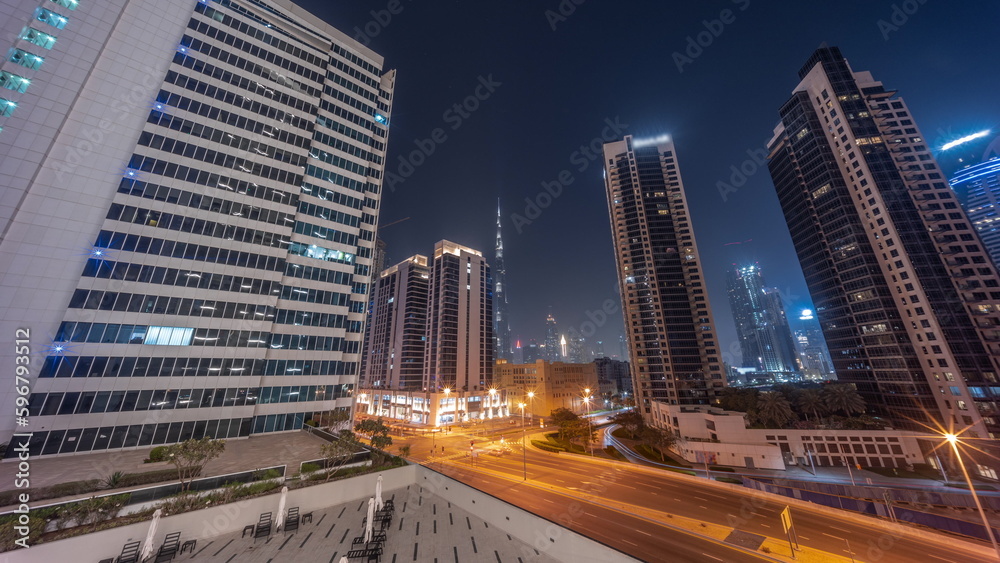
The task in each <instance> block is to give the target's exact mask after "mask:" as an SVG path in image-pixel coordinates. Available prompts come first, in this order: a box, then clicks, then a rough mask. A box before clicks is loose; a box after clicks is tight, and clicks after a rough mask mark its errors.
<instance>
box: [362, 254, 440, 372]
mask: <svg viewBox="0 0 1000 563" xmlns="http://www.w3.org/2000/svg"><path fill="white" fill-rule="evenodd" d="M429 278H430V270H429V269H428V267H427V257H426V256H420V255H417V256H412V257H410V258H408V259H406V260H404V261H403V262H400V263H399V264H396V265H395V266H392V267H391V268H388V269H386V270H385V271H383V272H382V273H381V274H380V277H379V280H378V282H377V283H376V284H375V288H374V290H373V293H374V295H375V297H374V299H373V301H374V306H373V307H372V312H371V317H372V320H371V324H370V325H369V336H368V339H367V341H366V345H365V362H364V366H363V368H362V372H361V386H362V387H365V388H386V389H400V390H418V389H422V388H423V383H424V377H423V374H424V354H425V349H424V348H425V344H426V340H427V292H428V282H429Z"/></svg>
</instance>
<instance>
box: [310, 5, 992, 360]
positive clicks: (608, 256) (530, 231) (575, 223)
mask: <svg viewBox="0 0 1000 563" xmlns="http://www.w3.org/2000/svg"><path fill="white" fill-rule="evenodd" d="M299 4H301V5H302V6H303V7H304V8H306V9H308V10H310V11H312V12H313V13H315V14H317V15H318V16H320V17H322V18H323V19H325V20H327V21H328V22H330V23H331V24H332V25H334V26H335V27H337V28H339V29H341V30H343V31H345V32H347V33H348V34H349V35H352V36H354V35H356V34H357V32H358V30H356V29H355V28H356V27H358V28H362V29H363V28H364V27H365V25H366V24H369V26H368V29H369V30H370V31H377V32H378V34H377V36H375V37H371V38H370V39H368V40H369V41H370V45H369V46H370V47H371V48H373V49H374V50H375V51H376V52H378V53H380V54H382V55H383V56H384V57H385V60H386V68H387V69H393V68H394V69H397V71H398V78H397V85H396V92H395V102H394V107H393V119H392V123H391V128H390V134H389V159H388V163H389V164H388V167H387V173H396V174H398V173H399V172H400V157H401V156H404V157H405V156H407V155H409V154H410V153H412V152H413V151H415V150H417V145H416V144H415V140H422V139H428V138H431V137H432V133H433V132H434V130H435V129H438V128H440V129H441V130H442V132H443V133H444V137H446V138H445V139H444V141H443V142H439V143H435V142H433V141H432V142H430V143H425V146H427V147H429V146H432V145H433V147H434V152H433V154H432V155H430V156H428V157H426V158H425V159H423V160H424V161H423V162H422V164H421V165H420V166H417V167H416V168H415V169H414V170H413V171H412V174H410V175H409V177H408V178H406V179H405V180H403V181H401V182H397V183H396V185H395V186H394V189H393V190H390V189H386V190H385V193H384V196H383V200H382V212H381V219H380V221H381V224H382V225H388V224H389V223H392V222H394V221H397V220H399V219H402V218H404V217H410V219H409V220H407V221H405V222H402V223H398V224H395V225H391V226H387V227H386V228H385V229H384V230H383V231H382V233H381V234H382V237H383V238H384V239H385V240H386V242H387V243H388V253H389V261H390V263H395V262H398V261H400V260H402V259H404V258H406V257H408V256H410V255H413V254H417V253H420V254H429V253H431V252H432V250H433V244H434V243H435V242H436V241H438V240H440V239H443V238H447V239H450V240H453V241H455V242H458V243H461V244H465V245H467V246H471V247H473V248H476V249H481V250H482V251H484V253H485V254H486V255H487V256H489V257H490V259H492V254H493V246H494V233H495V226H494V224H495V215H496V202H497V198H498V197H499V198H501V199H502V201H503V206H504V223H503V226H504V231H505V245H506V255H505V258H506V262H507V276H508V292H509V301H510V303H511V318H512V322H511V325H512V332H513V334H514V335H515V336H520V337H521V338H522V339H528V338H536V339H541V338H543V337H544V330H545V328H544V321H545V315H546V313H547V312H548V311H549V310H550V307H551V312H552V314H553V315H554V316H555V317H556V319H557V321H558V322H559V325H560V327H561V328H563V329H567V328H570V327H576V328H577V329H579V327H581V325H582V323H584V322H585V321H587V318H588V317H587V313H588V312H594V311H597V310H599V309H601V308H602V304H603V303H604V302H605V301H606V300H608V299H611V300H613V302H614V303H615V309H616V310H617V309H618V307H619V301H618V300H619V297H618V293H617V287H616V282H615V277H616V275H615V265H614V255H613V247H612V242H611V232H610V226H609V219H608V214H607V203H606V199H605V195H604V187H603V181H602V179H601V166H600V159H599V158H597V159H595V160H593V161H591V160H588V159H587V157H586V156H584V155H583V153H578V154H576V155H574V152H575V151H579V150H580V147H581V145H586V144H589V143H590V142H591V141H593V140H595V139H597V138H599V137H600V136H601V135H602V133H603V132H605V131H604V130H605V128H606V127H607V122H606V120H608V121H611V122H615V120H616V118H617V121H618V122H619V123H620V124H627V129H626V130H625V132H626V133H628V134H633V135H636V136H655V135H660V134H670V135H672V136H673V138H674V141H675V143H676V147H677V153H678V157H679V159H680V169H681V176H682V179H683V182H684V185H685V189H686V191H687V194H688V199H689V202H690V206H691V209H692V215H693V226H694V230H695V236H696V238H697V243H698V246H699V250H700V252H701V258H702V262H703V265H704V270H705V275H706V277H707V280H708V287H709V294H710V299H711V304H712V308H713V311H714V313H715V319H716V325H717V326H718V331H719V335H720V338H721V340H722V344H723V347H724V348H725V349H729V348H730V344H731V343H732V342H733V341H735V339H736V336H735V328H734V326H733V321H732V317H731V314H730V311H729V303H728V300H727V298H726V290H725V275H724V272H725V270H726V268H728V267H730V266H731V264H733V263H734V262H736V261H741V262H742V261H757V262H758V263H759V264H760V266H761V267H762V268H763V269H764V275H765V279H766V281H767V283H768V284H769V285H772V286H775V287H778V288H779V289H781V291H782V293H783V294H784V296H785V298H786V301H787V302H789V303H790V304H791V305H790V310H794V311H798V310H800V309H802V308H808V307H810V306H811V303H810V299H809V296H808V292H807V290H806V287H805V282H804V281H803V278H802V272H801V270H800V268H799V265H798V261H797V260H796V257H795V252H794V249H793V247H792V244H791V239H790V238H789V235H788V230H787V228H786V225H785V222H784V218H783V216H782V214H781V208H780V206H779V205H778V201H777V198H776V197H775V195H774V188H773V185H772V184H771V180H770V177H769V176H768V174H767V171H766V168H764V167H761V168H760V170H759V171H757V173H756V174H753V175H751V176H750V177H749V178H748V179H747V181H746V183H745V185H744V186H742V187H741V188H740V189H739V191H738V192H736V193H731V194H729V196H728V201H723V198H722V197H721V196H720V193H719V190H718V187H717V184H718V183H719V182H720V181H721V182H726V183H729V180H730V176H731V174H732V170H731V169H730V167H731V166H734V165H735V166H737V167H739V166H740V165H742V164H743V163H744V161H746V160H747V159H748V158H749V157H748V154H747V151H748V150H750V151H752V150H757V149H762V148H763V147H764V146H765V143H766V142H767V141H768V139H770V137H771V134H772V131H773V129H774V126H775V124H776V123H777V120H778V114H777V112H778V108H779V106H780V105H781V104H782V103H784V102H785V101H786V100H787V99H788V97H789V96H790V94H791V90H792V89H793V88H794V87H795V85H796V84H797V83H798V78H797V71H798V69H799V67H800V66H801V65H802V64H803V63H804V62H805V60H806V59H807V58H808V57H809V55H810V54H811V53H812V51H813V50H814V49H815V48H816V47H818V46H819V45H820V44H821V43H822V42H824V41H825V42H827V43H829V44H830V45H835V46H839V47H840V48H841V50H842V52H843V53H844V55H845V56H846V57H847V58H848V60H849V61H850V62H851V64H852V67H853V68H854V69H855V70H856V71H860V70H870V71H871V72H872V73H873V75H874V76H875V78H876V79H877V80H881V81H882V82H883V83H884V84H885V85H886V87H887V88H889V89H897V90H899V91H900V93H901V95H902V96H903V97H904V98H905V99H906V100H907V101H908V103H909V105H910V109H911V110H912V112H913V114H914V117H915V119H916V122H917V124H918V125H919V126H920V128H921V130H922V131H923V133H924V136H925V137H926V138H927V139H928V140H929V141H930V142H931V143H932V146H940V145H941V144H943V143H945V142H947V141H950V140H952V139H954V138H957V137H960V136H963V135H965V134H967V133H971V132H975V131H979V130H982V129H993V130H994V131H997V132H1000V103H998V92H1000V72H997V71H998V68H997V67H998V63H997V53H998V47H1000V39H998V37H1000V36H998V35H997V33H996V22H997V21H998V19H997V16H998V15H1000V13H998V12H1000V5H998V4H997V3H995V2H945V1H943V0H920V1H919V2H918V0H907V1H895V2H893V1H888V0H884V1H883V0H877V1H873V0H867V1H860V0H854V1H842V2H808V3H805V2H800V1H790V0H783V1H769V2H764V1H763V0H733V1H729V0H714V1H700V2H676V1H673V2H671V1H667V2H662V1H657V2H652V1H643V2H610V1H608V0H576V3H574V2H572V1H571V0H563V1H562V3H561V4H562V6H563V11H564V13H567V14H569V15H566V16H565V17H564V19H562V18H563V16H559V17H556V16H554V15H553V14H558V13H559V9H560V2H559V0H540V1H527V0H515V1H508V2H475V3H473V2H468V3H466V2H446V1H435V2H430V1H419V0H417V1H410V0H402V1H401V2H400V3H399V6H400V7H401V8H402V11H401V12H399V13H397V14H395V15H392V16H391V21H390V22H389V23H388V25H386V26H378V25H376V24H374V23H370V22H372V20H374V17H373V16H372V14H371V12H372V11H373V10H376V11H378V10H385V9H386V7H387V6H389V5H390V4H395V2H389V1H388V0H376V1H355V2H350V3H348V2H320V1H308V0H301V1H300V2H299ZM577 4H579V5H577ZM894 6H895V7H897V9H896V11H895V21H893V17H894ZM903 8H905V9H906V10H909V11H910V12H912V13H910V14H907V13H906V12H905V11H903V10H902V9H903ZM914 8H916V10H915V11H914ZM570 9H573V13H569V11H570ZM547 10H551V11H552V13H551V14H549V16H548V17H547V15H546V11H547ZM723 10H731V13H730V14H728V15H727V16H726V18H725V19H727V20H729V21H730V22H731V23H721V24H720V23H716V24H712V25H710V27H714V28H715V30H716V31H717V32H719V33H717V37H716V36H712V37H711V43H710V44H709V45H708V46H707V47H703V48H702V49H701V53H700V54H699V53H697V51H694V50H692V54H694V55H697V56H694V57H691V58H690V60H689V61H682V63H681V64H682V66H683V69H682V71H679V69H678V63H677V61H675V57H674V53H675V52H677V53H681V54H683V53H684V51H685V49H687V47H688V38H689V37H691V38H695V37H696V36H697V35H698V34H699V33H700V32H704V31H706V29H707V28H706V25H705V24H704V23H703V22H704V21H706V20H716V19H719V18H720V15H721V13H722V11H723ZM383 15H384V14H383ZM383 19H384V18H383ZM879 20H884V22H885V24H883V26H882V28H881V29H880V25H879ZM553 25H554V26H555V29H553ZM701 39H702V40H703V42H704V43H708V41H707V39H708V32H706V34H704V35H703V36H702V38H701ZM685 56H687V55H685ZM490 78H492V81H493V83H494V85H493V86H492V87H491V89H492V90H493V91H492V92H490V91H489V90H488V89H486V88H485V87H482V88H480V89H479V93H480V94H483V96H482V97H485V98H486V99H485V100H483V101H481V102H479V103H478V105H479V107H478V109H476V110H475V111H474V112H472V113H470V114H467V117H461V116H460V115H458V114H456V113H454V112H452V113H446V112H447V111H448V110H449V109H450V108H452V106H453V105H454V104H456V103H460V102H462V101H463V100H464V99H465V98H467V97H468V96H470V95H474V94H475V92H476V88H477V86H479V85H480V83H481V79H483V80H484V81H486V82H489V80H490ZM496 83H499V85H496ZM487 93H488V94H489V96H488V97H487V96H486V95H485V94H487ZM607 131H610V129H608V130H607ZM441 138H442V136H441V135H440V134H439V136H438V139H439V140H440V139H441ZM595 146H599V144H597V145H595ZM420 160H421V159H419V158H418V159H417V162H419V161H420ZM748 168H750V167H748ZM564 170H566V171H568V173H567V174H566V175H564V178H572V183H571V184H569V185H568V186H567V187H565V189H564V190H563V192H562V194H561V195H560V196H559V197H558V198H555V199H554V200H552V201H551V205H549V206H548V207H547V208H546V209H543V210H541V214H540V215H539V216H537V217H535V216H534V215H530V216H529V215H528V214H527V213H526V206H527V203H526V198H528V199H529V200H538V199H539V198H538V194H539V193H541V192H542V183H543V182H552V181H555V180H557V178H558V177H559V175H560V172H562V171H564ZM403 171H404V172H409V171H408V170H406V169H405V167H404V170H403ZM388 183H391V181H388V180H387V184H388ZM540 200H541V202H542V203H548V201H547V200H546V199H545V197H544V196H543V197H541V198H540ZM514 214H517V215H520V216H522V217H524V218H525V221H522V220H520V219H517V218H514V217H513V215H514ZM532 217H534V218H533V219H532ZM527 221H530V223H528V222H527ZM743 241H752V242H743ZM735 242H742V244H729V243H735ZM622 332H623V328H622V321H621V318H620V315H616V316H615V317H614V318H613V319H611V320H609V321H608V322H607V323H605V324H604V325H603V326H602V327H601V329H600V330H599V331H598V333H597V335H596V336H595V337H594V338H593V340H597V339H601V338H603V340H604V341H605V348H606V351H607V352H608V353H609V354H612V353H617V351H618V347H617V341H618V336H619V335H620V334H622ZM726 359H727V360H729V361H731V360H733V358H732V357H730V356H728V355H727V357H726ZM736 361H737V363H738V359H737V360H736Z"/></svg>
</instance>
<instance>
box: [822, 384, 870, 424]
mask: <svg viewBox="0 0 1000 563" xmlns="http://www.w3.org/2000/svg"><path fill="white" fill-rule="evenodd" d="M822 395H823V403H824V404H826V408H827V409H829V410H830V412H843V413H844V414H846V415H847V416H851V415H852V414H854V413H859V414H860V413H863V412H865V401H864V399H862V398H861V395H859V394H858V390H857V389H855V388H854V386H853V385H848V384H844V383H840V384H831V385H827V386H825V387H823V393H822Z"/></svg>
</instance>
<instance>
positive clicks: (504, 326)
mask: <svg viewBox="0 0 1000 563" xmlns="http://www.w3.org/2000/svg"><path fill="white" fill-rule="evenodd" d="M493 272H494V276H493V281H494V282H495V284H496V291H494V292H493V322H494V326H493V332H494V334H495V335H496V353H495V356H496V359H498V360H510V359H511V358H512V357H513V355H512V354H513V351H512V349H511V341H510V317H508V316H507V270H506V268H505V266H504V262H503V236H502V233H501V215H500V204H499V203H497V247H496V258H495V260H494V263H493Z"/></svg>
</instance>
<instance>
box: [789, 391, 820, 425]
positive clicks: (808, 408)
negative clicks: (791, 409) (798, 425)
mask: <svg viewBox="0 0 1000 563" xmlns="http://www.w3.org/2000/svg"><path fill="white" fill-rule="evenodd" d="M795 406H797V407H798V408H799V410H800V411H801V412H802V414H803V415H804V416H805V418H806V420H808V419H809V413H812V414H813V417H815V418H816V420H817V421H818V420H819V413H821V412H825V411H826V403H824V402H823V395H821V394H820V392H819V390H818V389H804V390H802V392H801V393H799V396H798V397H796V398H795Z"/></svg>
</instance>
